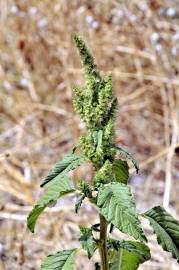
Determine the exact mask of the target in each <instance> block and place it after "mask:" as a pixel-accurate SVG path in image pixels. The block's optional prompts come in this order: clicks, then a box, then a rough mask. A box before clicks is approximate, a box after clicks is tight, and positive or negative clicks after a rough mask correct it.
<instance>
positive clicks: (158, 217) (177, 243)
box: [144, 206, 179, 262]
mask: <svg viewBox="0 0 179 270" xmlns="http://www.w3.org/2000/svg"><path fill="white" fill-rule="evenodd" d="M144 216H145V217H146V218H147V219H148V220H149V221H150V225H151V226H152V228H153V230H154V232H155V234H156V235H157V241H158V243H159V244H160V245H161V246H162V248H163V249H164V250H165V251H169V252H171V253H172V256H173V258H175V259H177V261H178V262H179V222H178V221H177V220H176V219H174V218H173V217H172V216H171V215H170V214H169V213H168V212H167V211H166V210H165V209H164V208H163V207H162V206H156V207H154V208H152V209H151V210H149V211H147V212H146V213H145V214H144Z"/></svg>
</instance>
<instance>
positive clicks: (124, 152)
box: [115, 146, 139, 173]
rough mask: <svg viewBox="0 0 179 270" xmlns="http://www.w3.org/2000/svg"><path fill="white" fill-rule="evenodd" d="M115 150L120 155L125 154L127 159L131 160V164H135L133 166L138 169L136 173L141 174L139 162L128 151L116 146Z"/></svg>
mask: <svg viewBox="0 0 179 270" xmlns="http://www.w3.org/2000/svg"><path fill="white" fill-rule="evenodd" d="M115 148H116V149H117V150H118V151H119V153H121V154H123V155H124V156H125V158H126V159H128V160H131V162H132V163H133V165H134V167H135V169H136V173H138V172H139V164H138V162H137V160H136V159H135V158H134V157H133V156H132V155H131V154H130V153H129V152H128V151H126V150H125V149H123V148H122V147H119V146H115Z"/></svg>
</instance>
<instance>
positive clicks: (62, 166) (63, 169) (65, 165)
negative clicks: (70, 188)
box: [40, 154, 85, 187]
mask: <svg viewBox="0 0 179 270" xmlns="http://www.w3.org/2000/svg"><path fill="white" fill-rule="evenodd" d="M84 160H85V158H84V157H83V156H78V155H76V154H69V155H67V156H66V157H64V159H63V160H61V161H60V162H58V163H56V165H55V166H54V168H53V169H52V170H51V171H50V172H49V174H48V175H47V176H46V177H45V178H44V180H43V182H42V184H41V185H40V186H41V187H44V186H45V185H47V184H48V183H49V182H50V181H51V180H53V179H54V178H55V177H56V176H57V175H59V174H61V175H65V174H67V173H68V172H70V171H72V170H74V169H76V168H77V167H78V166H80V165H81V163H82V162H84Z"/></svg>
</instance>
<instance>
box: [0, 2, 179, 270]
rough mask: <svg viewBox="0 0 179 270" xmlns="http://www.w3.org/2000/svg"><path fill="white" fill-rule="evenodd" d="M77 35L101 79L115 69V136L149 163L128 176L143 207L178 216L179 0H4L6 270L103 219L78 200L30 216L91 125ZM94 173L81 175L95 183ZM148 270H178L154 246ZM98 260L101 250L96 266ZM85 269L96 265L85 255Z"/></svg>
mask: <svg viewBox="0 0 179 270" xmlns="http://www.w3.org/2000/svg"><path fill="white" fill-rule="evenodd" d="M73 32H77V33H79V34H80V35H81V36H82V37H83V38H84V39H85V40H86V42H87V44H88V46H89V47H90V49H91V51H92V52H93V54H94V56H95V58H96V62H97V64H98V66H99V68H100V70H101V71H102V73H103V74H107V73H111V74H112V75H113V85H114V92H115V94H116V96H117V97H118V101H119V113H118V117H117V122H116V142H117V143H118V144H119V145H121V146H123V147H125V148H126V149H128V150H129V151H130V152H131V153H132V154H133V155H134V156H135V157H136V158H137V159H138V161H139V163H140V168H141V170H140V173H139V174H138V175H136V174H135V173H134V171H132V175H131V178H130V183H131V186H132V190H133V194H134V196H135V198H136V199H137V208H138V210H139V211H141V212H142V211H145V210H147V209H148V208H150V207H152V206H154V205H157V204H162V205H164V206H165V207H166V209H169V211H170V212H171V213H172V214H173V215H174V216H175V217H176V218H179V200H178V198H179V196H178V194H179V170H178V168H179V122H178V117H179V77H178V72H179V1H178V0H173V1H170V0H148V1H147V0H126V1H122V0H118V1H117V0H116V1H115V0H111V1H110V0H106V1H102V0H99V1H93V0H90V1H87V0H86V1H85V0H84V1H82V0H73V1H65V0H53V1H50V0H43V1H38V0H31V1H27V0H16V1H15V0H1V1H0V198H1V200H0V269H2V270H4V269H5V270H10V269H20V270H30V269H31V270H38V269H39V267H40V261H41V259H42V258H43V257H44V256H46V255H47V254H48V253H49V252H52V251H57V250H59V249H65V248H69V247H71V246H72V247H76V246H78V242H77V238H78V225H79V224H86V225H88V224H89V225H90V224H91V222H92V221H94V222H95V221H97V220H98V216H97V214H96V211H95V210H94V209H93V207H92V206H89V205H88V206H87V204H84V205H83V207H82V208H81V210H80V216H77V215H76V214H75V213H74V206H73V204H74V201H75V198H72V197H69V198H66V199H62V200H60V201H59V203H58V204H57V205H56V206H55V207H53V208H49V209H48V210H47V211H46V212H45V213H44V214H42V216H41V217H40V219H39V221H38V223H37V227H36V233H35V234H34V235H33V234H31V233H30V232H28V231H27V228H26V217H27V214H28V212H29V211H30V209H31V207H32V205H33V204H34V202H35V200H37V199H38V198H39V196H40V194H41V189H40V187H39V185H40V183H41V179H42V178H43V177H44V176H45V175H46V174H47V172H48V171H49V170H50V169H51V168H52V166H53V165H54V163H56V162H57V161H58V160H60V159H61V158H62V157H63V156H64V155H65V154H67V153H68V152H69V151H70V150H71V148H72V147H73V146H74V144H75V143H76V142H77V138H78V136H79V134H80V133H83V132H85V129H84V125H83V124H82V123H81V122H80V119H79V117H78V116H77V115H76V114H75V113H74V110H73V107H72V88H73V85H74V84H76V83H78V84H80V85H83V83H84V76H83V72H82V69H81V65H80V61H79V57H78V54H77V52H76V49H75V48H74V46H73V44H72V40H71V35H72V33H73ZM90 174H91V172H90V170H89V168H84V167H82V169H78V170H77V171H75V173H74V175H73V176H72V177H73V178H74V179H75V178H76V177H78V176H79V175H86V176H87V178H90ZM144 228H145V231H146V233H147V234H148V239H149V246H150V248H151V250H152V260H151V261H150V262H146V263H145V264H144V265H143V266H141V267H140V269H141V270H142V269H143V270H144V269H145V270H148V269H149V270H162V269H169V270H174V269H179V266H177V264H176V262H175V260H173V259H171V257H170V255H169V254H168V253H166V252H164V251H162V249H161V248H160V247H159V246H158V245H157V244H156V239H155V236H153V235H152V233H151V229H150V228H149V225H148V224H147V223H144ZM97 259H98V256H97V254H96V256H95V257H94V261H95V260H97ZM76 269H89V270H90V269H93V265H92V262H89V261H88V260H87V258H86V254H85V253H80V254H79V255H78V256H77V259H76Z"/></svg>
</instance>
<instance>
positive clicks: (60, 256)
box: [41, 249, 77, 270]
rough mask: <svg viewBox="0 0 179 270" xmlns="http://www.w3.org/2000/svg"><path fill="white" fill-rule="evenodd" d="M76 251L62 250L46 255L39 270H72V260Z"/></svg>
mask: <svg viewBox="0 0 179 270" xmlns="http://www.w3.org/2000/svg"><path fill="white" fill-rule="evenodd" d="M76 252H77V249H71V250H63V251H59V252H57V253H55V254H51V255H48V256H47V257H46V258H45V259H44V261H43V262H42V265H41V270H73V265H74V263H73V259H74V255H75V253H76Z"/></svg>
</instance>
